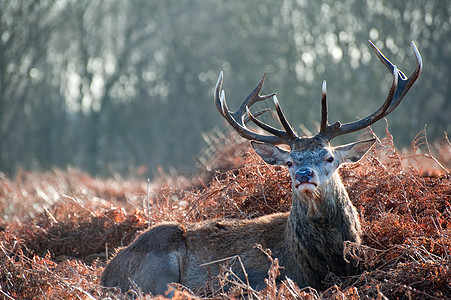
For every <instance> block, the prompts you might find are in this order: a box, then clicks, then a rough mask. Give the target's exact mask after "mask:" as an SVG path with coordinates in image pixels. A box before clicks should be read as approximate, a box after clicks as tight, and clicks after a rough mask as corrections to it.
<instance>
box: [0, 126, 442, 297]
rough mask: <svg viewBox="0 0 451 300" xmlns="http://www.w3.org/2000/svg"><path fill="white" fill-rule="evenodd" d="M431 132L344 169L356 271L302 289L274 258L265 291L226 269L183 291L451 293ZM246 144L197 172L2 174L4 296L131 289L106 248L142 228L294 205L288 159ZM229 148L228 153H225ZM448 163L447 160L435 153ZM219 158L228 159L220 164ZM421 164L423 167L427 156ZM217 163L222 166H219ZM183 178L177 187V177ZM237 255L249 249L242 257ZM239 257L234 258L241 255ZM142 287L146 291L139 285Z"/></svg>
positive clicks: (180, 293) (385, 146)
mask: <svg viewBox="0 0 451 300" xmlns="http://www.w3.org/2000/svg"><path fill="white" fill-rule="evenodd" d="M424 136H425V133H424V135H420V136H419V137H418V138H417V139H416V141H415V142H414V148H413V150H411V151H410V152H404V151H398V150H396V149H395V147H394V145H393V141H392V138H391V136H390V134H389V133H388V132H387V136H386V138H384V139H383V140H380V141H379V142H378V144H377V147H375V148H374V149H373V150H372V151H371V153H368V154H367V155H366V157H365V158H364V159H363V160H362V161H360V162H359V163H357V164H353V165H348V166H345V167H342V168H341V169H340V174H341V176H342V178H343V182H344V184H345V186H346V188H347V190H348V193H349V196H350V198H351V200H352V201H353V203H354V205H355V206H356V207H357V209H358V211H359V212H360V216H361V221H362V227H363V232H364V236H363V245H362V246H360V247H357V246H356V245H353V244H351V243H349V244H346V247H345V251H344V252H345V253H344V255H345V256H354V257H355V258H358V259H359V261H360V267H361V272H360V273H359V275H356V276H350V277H337V276H335V275H334V274H330V276H328V277H327V278H326V283H327V284H328V286H329V288H328V289H327V290H325V291H317V290H314V289H311V288H303V289H301V288H299V287H298V286H297V285H296V284H295V283H294V282H292V281H291V280H290V279H289V278H285V279H283V278H282V283H279V281H278V280H276V279H277V277H278V270H279V268H280V267H283V266H279V263H278V260H277V258H273V257H271V255H270V250H268V249H261V251H264V252H265V253H267V254H268V259H270V260H271V262H272V267H271V269H270V270H268V278H267V281H266V282H267V284H266V288H265V289H264V290H262V291H255V290H253V289H252V288H251V287H250V286H248V285H246V284H243V282H241V281H240V280H239V279H238V278H236V276H235V275H234V274H233V272H231V269H228V268H224V269H223V271H222V272H221V274H219V275H218V276H219V279H220V281H221V282H224V284H227V285H228V286H229V287H230V286H231V287H232V288H230V289H229V290H225V289H222V290H221V289H219V290H216V291H214V292H213V293H212V292H211V291H209V292H208V293H209V294H204V295H193V294H192V293H191V292H190V291H189V290H187V289H185V288H184V287H181V286H178V285H174V286H173V288H174V290H175V291H176V292H175V295H176V296H177V297H178V298H179V299H189V298H202V297H207V296H209V297H214V298H224V299H229V298H237V297H238V298H239V297H247V298H254V299H262V298H266V299H286V298H288V299H294V298H302V299H343V298H346V299H368V298H371V299H396V298H400V299H446V298H448V299H449V298H451V182H450V174H449V171H448V170H447V164H449V162H450V161H451V159H450V157H449V155H450V154H449V153H450V145H449V144H444V145H442V146H441V147H439V148H436V149H440V151H441V152H440V153H441V154H440V157H439V158H435V156H434V155H433V154H432V153H431V151H430V149H429V150H426V151H425V152H426V153H425V154H424V153H423V154H419V152H420V151H421V149H420V148H421V146H423V148H424V146H425V145H426V146H427V147H429V145H428V144H427V143H424ZM247 145H248V144H247V143H243V142H238V141H237V142H236V143H235V144H234V146H230V144H229V145H227V146H224V147H222V148H221V147H220V146H218V147H217V149H215V150H214V151H213V152H214V153H216V154H215V155H210V159H209V160H205V159H204V160H203V161H202V164H203V165H204V166H206V165H207V164H208V169H209V170H208V171H206V172H201V173H199V174H198V175H197V176H196V177H195V178H194V179H192V180H189V179H184V180H181V181H180V180H175V179H174V178H170V177H166V178H159V179H158V180H156V181H155V182H153V183H151V184H148V183H146V182H144V181H141V180H131V179H122V178H115V179H98V178H92V177H90V176H88V175H86V174H84V173H82V172H80V171H78V170H68V171H61V170H53V171H51V172H46V173H35V172H26V171H21V172H19V173H18V174H17V176H15V177H14V178H8V177H6V176H2V178H1V184H0V212H1V216H2V217H0V226H1V227H0V295H1V297H2V298H4V299H24V298H25V299H32V298H34V299H80V298H81V299H93V298H104V297H109V298H110V299H111V298H112V299H116V298H117V299H121V298H123V297H124V296H123V295H121V294H120V292H119V291H117V290H115V289H106V288H102V287H101V286H100V285H99V282H100V276H101V274H102V271H103V269H104V266H105V264H106V261H107V260H108V258H109V257H110V256H111V255H112V253H114V250H115V249H117V248H118V247H123V246H127V245H128V244H129V243H130V242H131V241H132V240H133V239H134V238H135V237H136V236H137V234H139V232H141V231H142V230H145V229H147V228H148V227H150V226H152V225H153V224H155V223H157V222H160V221H164V220H174V221H178V222H182V223H183V222H197V221H200V220H205V219H213V218H242V219H244V218H255V217H258V216H261V215H265V214H270V213H274V212H283V211H288V210H289V209H290V206H291V183H290V178H289V175H288V173H287V172H286V170H285V169H284V168H282V167H277V166H276V167H274V166H269V165H267V164H265V163H264V162H262V161H261V159H260V158H259V157H258V156H257V155H256V154H255V153H254V152H253V151H251V150H249V149H248V146H247ZM217 157H221V159H217ZM439 161H440V166H438V167H437V162H439ZM221 162H226V163H225V164H222V165H219V164H221ZM418 166H420V167H418ZM213 170H221V171H217V172H216V173H214V172H213ZM174 180H175V181H177V182H183V185H179V186H178V187H174V185H173V184H172V183H173V182H174ZM236 259H237V260H239V257H238V258H236ZM235 263H236V262H235ZM136 295H137V297H138V298H139V297H142V298H145V297H147V296H143V295H140V293H139V291H137V292H136Z"/></svg>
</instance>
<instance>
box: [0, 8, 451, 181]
mask: <svg viewBox="0 0 451 300" xmlns="http://www.w3.org/2000/svg"><path fill="white" fill-rule="evenodd" d="M450 33H451V4H450V2H449V1H448V0H437V1H426V0H406V1H388V0H366V1H359V0H344V1H334V0H328V1H326V0H322V1H306V0H282V1H271V0H249V1H238V0H230V1H220V0H187V1H174V0H166V1H157V0H153V1H150V0H134V1H113V0H77V1H76V0H47V1H38V0H29V1H11V0H0V171H3V172H7V173H14V172H15V171H16V170H17V169H18V168H20V167H22V168H25V169H48V168H51V167H52V166H57V167H65V166H75V167H78V168H81V169H84V170H87V171H89V172H91V173H93V174H102V175H109V174H112V173H115V172H119V173H122V174H126V173H127V172H128V168H129V166H139V165H145V166H147V168H148V173H147V174H146V176H152V175H154V172H156V171H155V170H157V167H158V166H163V167H164V168H170V167H175V168H176V169H177V170H179V171H191V170H193V168H194V167H195V156H196V155H197V154H198V153H199V151H200V149H201V148H202V147H204V146H205V143H204V141H203V140H202V136H201V133H202V132H208V131H209V130H211V129H212V128H214V127H220V128H225V125H224V122H223V120H222V119H221V117H220V116H219V114H218V113H217V111H216V108H215V106H214V104H213V87H214V85H215V83H216V80H217V76H218V74H219V71H220V70H223V71H224V88H225V90H226V92H227V99H228V102H229V106H230V107H231V109H235V108H237V107H238V105H239V104H240V103H241V101H242V100H243V99H244V98H245V97H246V96H247V94H248V93H249V92H250V91H251V90H252V89H253V88H254V86H255V85H256V83H257V82H258V81H259V79H260V77H261V75H262V74H263V72H264V71H268V77H267V80H266V85H265V87H264V92H266V93H270V92H277V93H278V98H279V100H280V101H281V103H282V106H283V108H284V110H285V111H286V114H287V117H288V118H289V120H291V123H292V124H293V125H295V124H298V125H299V127H297V128H296V129H297V130H298V132H301V127H302V128H304V127H305V128H308V129H309V130H311V131H315V130H316V129H317V126H318V122H319V114H320V113H319V110H320V92H321V82H322V80H324V79H325V80H327V83H328V99H329V106H330V117H329V118H330V121H331V122H332V121H335V120H340V121H342V122H348V121H352V120H355V119H356V118H357V117H364V116H366V115H367V114H369V113H370V112H372V111H374V110H375V109H376V108H377V107H378V106H380V105H381V104H382V102H383V101H384V100H385V97H386V95H387V93H388V89H389V86H390V81H391V76H390V74H389V72H388V71H387V70H386V69H385V67H384V66H383V65H382V64H381V63H380V62H379V61H378V60H377V58H376V57H375V56H374V55H373V53H372V51H371V49H370V47H369V46H368V43H367V40H368V39H372V40H373V41H375V42H376V44H377V46H378V47H380V49H381V50H382V51H383V52H384V54H385V55H386V56H387V57H388V58H389V59H390V60H392V62H394V63H395V64H397V65H398V67H399V68H400V69H401V70H403V71H405V73H406V74H408V75H410V74H411V72H412V71H413V69H414V66H415V56H414V54H413V52H412V50H411V47H410V41H412V40H414V41H416V43H417V46H418V48H419V50H420V52H421V54H422V57H423V61H424V70H423V73H422V75H421V76H420V78H419V80H418V81H417V83H416V84H415V85H414V87H413V88H412V90H411V91H410V93H409V94H408V95H407V97H406V99H405V100H404V102H403V103H402V104H401V105H400V107H399V108H398V109H397V110H396V111H395V112H394V113H392V114H391V115H390V116H389V117H388V122H389V126H390V131H391V133H392V134H393V135H394V137H395V141H396V144H397V145H398V146H406V145H408V144H409V143H410V142H411V141H412V139H413V138H414V136H415V135H416V133H418V132H419V131H421V130H422V129H423V128H424V126H425V124H428V126H427V132H428V137H429V140H438V139H443V138H444V134H443V132H444V131H449V130H450V128H451V125H450V122H449V120H450V116H451V100H450V98H451V85H450V84H449V78H451V71H450V70H451V34H450ZM267 105H268V106H270V103H269V104H267ZM264 118H267V119H269V118H270V117H269V116H265V117H264ZM265 121H268V120H265ZM382 123H383V122H382ZM384 126H385V124H382V125H380V124H379V127H380V129H378V128H377V127H376V128H375V130H376V132H377V131H378V130H382V128H383V127H384Z"/></svg>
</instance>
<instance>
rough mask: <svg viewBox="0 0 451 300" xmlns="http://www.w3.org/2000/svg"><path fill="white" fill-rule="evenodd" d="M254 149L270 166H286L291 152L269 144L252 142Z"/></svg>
mask: <svg viewBox="0 0 451 300" xmlns="http://www.w3.org/2000/svg"><path fill="white" fill-rule="evenodd" d="M251 145H252V148H254V150H255V152H257V154H258V155H260V157H261V158H263V160H264V161H265V162H266V163H268V164H270V165H284V164H285V162H286V160H287V159H288V156H289V155H290V152H288V151H285V150H283V149H280V148H279V147H276V146H274V145H271V144H268V143H259V142H254V141H251Z"/></svg>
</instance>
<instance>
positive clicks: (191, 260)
mask: <svg viewBox="0 0 451 300" xmlns="http://www.w3.org/2000/svg"><path fill="white" fill-rule="evenodd" d="M370 45H371V47H372V48H373V50H374V52H375V53H376V55H377V57H378V58H379V59H380V60H381V61H382V63H384V65H385V66H386V67H387V68H388V69H389V70H390V72H391V73H392V74H393V82H392V85H391V88H390V92H389V93H388V96H387V99H386V100H385V102H384V104H383V105H382V106H381V107H380V108H379V109H378V110H377V111H375V112H374V113H372V114H370V115H369V116H367V117H365V118H363V119H361V120H358V121H355V122H351V123H346V124H341V123H340V122H336V123H334V124H332V125H329V123H328V121H327V103H326V84H325V82H324V83H323V88H322V102H321V103H322V105H321V124H320V126H321V127H320V130H319V133H318V134H317V135H315V136H313V137H298V136H297V135H296V133H295V132H294V131H293V129H292V127H291V126H290V124H289V123H288V122H287V120H286V118H285V116H284V114H283V112H282V110H281V108H280V106H279V104H278V102H277V99H276V97H275V94H271V95H265V96H261V95H260V94H259V93H260V90H261V88H262V86H263V82H264V79H265V76H263V78H262V79H261V81H260V83H259V84H258V85H257V87H256V88H255V89H254V90H253V91H252V92H251V94H250V95H249V96H248V97H247V98H246V100H245V101H244V103H243V104H242V105H241V107H240V108H239V109H238V110H237V111H236V112H234V113H231V112H230V111H229V109H228V107H227V103H226V100H225V95H224V91H222V90H221V89H222V80H223V75H222V72H221V74H220V75H219V79H218V82H217V84H216V89H215V102H216V106H217V108H218V110H219V113H220V114H221V115H222V116H223V117H224V118H225V119H226V120H227V121H228V123H229V124H230V125H231V126H232V127H233V128H234V129H235V130H236V131H237V132H238V133H239V134H240V135H241V136H242V137H244V138H246V139H249V140H252V142H251V143H252V147H253V148H254V149H255V151H256V152H257V153H258V154H259V155H260V156H261V157H262V158H263V160H264V161H265V162H267V163H268V164H272V165H283V166H286V167H287V168H288V170H289V173H290V176H291V180H292V190H293V197H292V201H293V203H292V207H291V211H290V212H289V213H279V214H273V215H267V216H264V217H260V218H256V219H252V220H210V221H205V222H200V223H195V224H186V225H181V224H177V223H163V224H160V225H155V226H153V227H152V228H150V229H149V230H148V231H146V232H144V233H143V234H141V235H140V236H139V237H138V238H137V239H136V240H135V241H134V242H133V243H132V244H131V245H129V246H128V247H126V248H124V249H122V250H120V251H119V252H118V253H117V255H116V256H115V257H114V258H113V259H112V260H111V261H110V262H109V264H108V265H107V266H106V268H105V271H104V273H103V275H102V280H101V283H102V285H104V286H111V287H119V288H121V289H122V291H127V290H128V289H130V288H134V287H139V288H140V289H141V290H142V292H144V293H149V292H150V293H153V294H164V293H165V291H167V285H168V284H169V283H172V282H177V283H181V284H182V285H185V286H186V287H188V288H190V289H191V290H194V291H195V290H196V289H198V288H200V287H203V286H204V285H205V283H206V281H207V277H208V274H209V273H210V274H218V273H219V266H218V264H208V263H209V262H214V261H218V260H221V259H223V258H227V257H232V256H236V255H239V257H240V259H241V261H242V263H243V265H244V269H245V270H246V272H247V278H244V276H243V272H242V270H240V268H237V270H236V273H237V274H239V275H240V276H243V282H246V281H245V280H247V281H248V283H249V284H250V285H251V286H252V287H255V288H259V287H260V288H263V287H264V279H265V278H266V276H267V272H268V269H269V266H270V262H269V260H268V258H267V256H266V255H265V254H264V253H263V252H262V251H260V250H258V249H256V248H255V247H254V246H255V244H260V245H262V247H263V248H269V249H271V251H272V255H273V256H274V257H277V258H278V259H279V262H280V265H281V266H283V269H282V270H281V272H282V274H281V275H282V278H284V277H285V276H287V277H289V278H291V279H292V280H294V281H295V282H296V283H297V284H298V285H299V286H300V287H304V286H312V287H315V288H321V287H322V281H323V279H324V277H325V276H326V274H327V273H328V272H334V273H336V274H337V275H343V274H348V273H349V272H351V271H352V269H353V264H352V263H347V262H346V261H345V259H344V257H343V249H344V248H343V244H344V242H345V241H351V242H354V243H357V244H359V243H360V235H361V229H360V222H359V217H358V214H357V212H356V209H355V207H354V206H353V205H352V203H351V201H350V200H349V197H348V194H347V192H346V189H345V188H344V186H343V184H342V182H341V180H340V177H339V175H338V172H337V169H338V167H339V166H340V165H341V164H344V163H353V162H356V161H358V160H359V159H360V158H361V157H362V156H363V155H364V154H365V153H366V152H367V151H368V150H369V149H370V148H371V146H372V145H373V144H374V142H375V139H370V140H365V141H360V142H356V143H352V144H348V145H344V146H338V147H332V146H331V145H330V141H331V140H332V139H333V138H335V137H337V136H340V135H344V134H347V133H350V132H355V131H358V130H361V129H363V128H366V127H368V126H370V125H371V124H373V123H375V122H376V121H378V120H380V119H381V118H383V117H385V116H386V115H388V114H389V113H391V112H392V111H393V110H394V109H395V108H396V107H397V106H398V105H399V104H400V103H401V101H402V99H403V98H404V96H405V95H406V93H407V92H408V91H409V89H410V88H411V87H412V85H413V84H414V82H415V80H416V79H417V78H418V76H419V74H420V72H421V68H422V61H421V56H420V53H419V52H418V49H417V48H416V46H415V44H414V43H413V42H412V47H413V50H414V53H415V56H416V60H417V66H416V69H415V71H414V72H413V74H412V76H411V77H410V78H407V77H406V76H405V75H404V73H403V72H401V71H399V70H398V69H397V68H396V66H394V65H393V64H392V63H391V62H390V61H389V60H388V59H387V58H385V56H384V55H383V54H382V53H381V52H380V51H379V49H377V48H376V46H375V45H374V44H373V43H371V41H370ZM265 75H266V74H265ZM270 97H273V99H274V104H275V107H276V111H277V114H278V116H279V119H280V123H281V124H282V126H283V128H284V130H279V129H275V128H273V127H271V126H269V125H267V124H265V123H262V122H261V121H259V120H258V119H256V117H255V116H254V115H253V114H251V112H250V111H249V107H250V106H252V105H253V104H254V103H256V102H257V101H262V100H265V99H267V98H270ZM245 115H247V117H248V118H249V119H250V121H252V122H253V123H255V124H256V125H258V126H259V127H261V128H262V129H263V130H265V131H267V132H268V133H270V134H271V135H263V134H259V133H256V132H253V131H251V130H249V129H248V128H247V127H246V125H245V121H244V117H245ZM277 144H285V145H288V146H289V147H290V151H287V150H283V149H281V148H278V147H276V146H275V145H277Z"/></svg>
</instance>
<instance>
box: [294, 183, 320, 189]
mask: <svg viewBox="0 0 451 300" xmlns="http://www.w3.org/2000/svg"><path fill="white" fill-rule="evenodd" d="M317 186H318V184H316V182H310V181H307V182H299V181H296V183H295V184H294V187H295V188H296V189H298V190H311V191H313V190H315V189H316V187H317Z"/></svg>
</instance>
